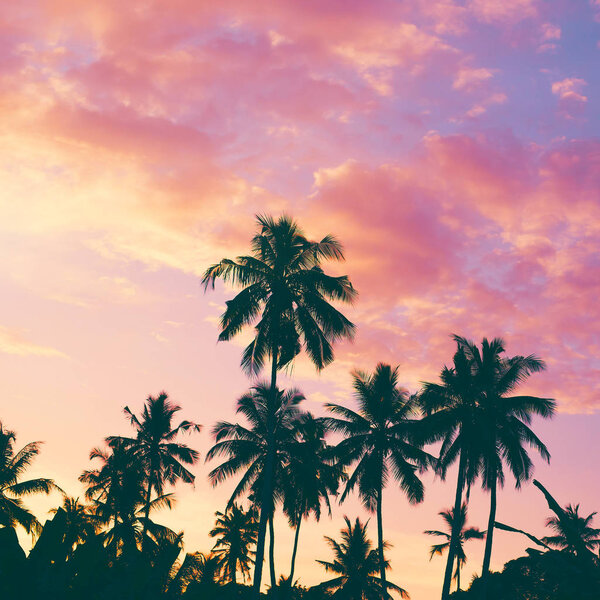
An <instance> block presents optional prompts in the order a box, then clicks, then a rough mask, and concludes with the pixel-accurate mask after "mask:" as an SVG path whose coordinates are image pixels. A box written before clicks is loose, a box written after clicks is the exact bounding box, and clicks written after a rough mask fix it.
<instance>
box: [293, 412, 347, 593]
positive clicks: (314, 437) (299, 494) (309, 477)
mask: <svg viewBox="0 0 600 600" xmlns="http://www.w3.org/2000/svg"><path fill="white" fill-rule="evenodd" d="M325 433H326V430H325V423H324V422H323V420H322V419H316V418H315V417H314V416H313V415H311V414H310V413H308V414H306V415H304V416H303V417H302V419H301V420H300V421H299V423H298V426H297V437H298V439H297V443H296V444H295V447H294V449H293V452H291V453H290V462H289V463H288V465H287V466H286V468H285V470H284V475H283V478H282V480H283V485H284V490H283V497H284V501H283V509H284V512H285V513H286V515H287V516H288V519H289V522H290V525H291V526H292V527H295V528H296V532H295V535H294V548H293V550H292V561H291V566H290V575H289V577H288V578H287V580H286V581H287V582H289V584H290V585H292V584H293V581H294V570H295V565H296V553H297V551H298V540H299V538H300V525H301V524H302V520H303V519H307V518H308V517H309V516H310V515H311V513H312V514H313V515H314V517H315V519H316V520H317V521H319V520H320V518H321V506H322V505H323V504H324V505H325V506H326V507H327V510H328V512H329V515H330V516H331V504H330V502H329V496H330V495H335V494H337V491H338V487H339V484H340V481H341V480H343V479H345V474H344V470H343V468H342V466H341V465H340V464H339V463H337V462H336V461H335V457H334V453H333V448H332V447H331V446H329V445H328V444H327V442H326V441H325Z"/></svg>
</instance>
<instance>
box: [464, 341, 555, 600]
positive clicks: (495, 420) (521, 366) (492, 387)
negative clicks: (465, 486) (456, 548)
mask: <svg viewBox="0 0 600 600" xmlns="http://www.w3.org/2000/svg"><path fill="white" fill-rule="evenodd" d="M455 339H456V342H457V344H458V345H459V347H461V348H462V349H463V350H464V352H465V355H466V357H467V359H468V361H469V363H470V364H471V368H472V372H473V376H474V378H475V386H476V388H477V391H478V400H477V403H478V406H477V412H478V419H477V421H478V423H479V437H478V444H477V445H478V447H479V448H480V452H479V456H480V458H481V462H480V467H479V472H480V474H481V477H482V482H483V487H484V488H485V489H488V490H490V516H489V520H488V526H487V531H486V540H485V553H484V557H483V568H482V573H481V576H482V579H483V580H484V587H483V589H484V597H485V593H486V589H487V580H488V574H489V568H490V559H491V555H492V541H493V535H494V523H495V520H496V491H497V486H498V485H500V486H502V485H504V470H503V466H504V464H506V465H507V466H508V469H509V471H510V472H511V473H512V475H513V477H514V478H515V485H516V487H517V488H520V487H521V485H522V484H523V482H524V481H527V480H528V479H530V477H531V475H532V473H533V464H532V462H531V458H530V457H529V454H528V453H527V449H526V448H525V446H526V445H527V446H529V447H531V448H533V449H535V450H537V451H538V452H539V453H540V455H541V457H542V458H543V459H544V460H546V461H547V462H550V453H549V452H548V449H547V448H546V446H545V445H544V444H543V443H542V441H541V440H540V439H539V438H538V437H537V436H536V435H535V433H534V432H533V431H532V429H531V428H530V427H529V425H530V424H531V419H532V416H533V415H537V416H540V417H542V418H550V417H552V416H553V415H554V412H555V408H556V402H555V401H554V400H552V399H550V398H538V397H536V396H509V395H508V394H511V393H512V392H514V391H515V389H516V388H517V387H518V386H519V384H521V383H523V382H524V381H525V380H526V379H527V378H528V377H529V376H530V375H531V374H532V373H536V372H539V371H542V370H544V369H545V368H546V367H545V364H544V362H543V361H542V360H540V359H539V358H537V357H536V356H534V355H529V356H513V357H505V356H503V353H504V352H505V349H504V346H505V344H504V341H503V340H502V339H500V338H495V339H493V340H492V341H491V342H489V341H488V340H487V339H486V338H483V341H482V343H481V350H480V349H479V348H478V347H477V346H476V345H475V344H474V343H473V342H471V341H469V340H467V339H465V338H463V337H459V336H455Z"/></svg>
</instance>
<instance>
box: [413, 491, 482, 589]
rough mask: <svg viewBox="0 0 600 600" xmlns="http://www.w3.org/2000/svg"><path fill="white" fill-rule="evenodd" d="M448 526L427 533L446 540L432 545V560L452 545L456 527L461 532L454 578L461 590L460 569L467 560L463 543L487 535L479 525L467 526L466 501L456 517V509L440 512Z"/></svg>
mask: <svg viewBox="0 0 600 600" xmlns="http://www.w3.org/2000/svg"><path fill="white" fill-rule="evenodd" d="M438 514H439V515H440V517H442V519H444V521H445V522H446V525H447V526H448V531H449V532H447V531H437V530H435V529H433V530H427V531H425V533H426V534H427V535H434V536H437V537H441V538H444V539H445V540H446V541H445V542H442V543H441V544H434V545H433V546H431V552H430V560H431V559H432V558H433V557H434V556H435V555H436V554H439V555H441V554H443V553H444V552H445V551H446V550H448V548H449V547H450V540H451V538H452V530H453V529H454V528H456V529H457V530H458V532H459V534H458V541H457V544H456V570H455V571H454V579H455V580H456V589H457V590H458V591H460V570H461V569H462V568H463V567H464V565H465V563H466V562H467V555H466V554H465V551H464V547H463V544H464V542H468V541H469V540H482V539H483V538H484V537H485V533H484V532H483V531H479V529H478V528H477V527H467V526H466V523H467V504H466V502H464V503H463V504H462V505H461V507H460V511H459V513H458V515H457V516H456V517H455V513H454V509H451V510H443V511H441V512H440V513H438Z"/></svg>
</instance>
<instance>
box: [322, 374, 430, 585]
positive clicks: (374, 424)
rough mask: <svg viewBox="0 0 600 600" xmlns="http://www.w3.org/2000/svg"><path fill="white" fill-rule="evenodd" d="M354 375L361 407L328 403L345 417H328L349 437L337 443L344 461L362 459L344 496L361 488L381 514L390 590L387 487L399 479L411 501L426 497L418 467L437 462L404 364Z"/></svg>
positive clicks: (379, 533) (380, 531) (379, 527)
mask: <svg viewBox="0 0 600 600" xmlns="http://www.w3.org/2000/svg"><path fill="white" fill-rule="evenodd" d="M353 379H354V389H355V392H356V394H355V396H356V401H357V403H358V407H359V410H358V412H355V411H353V410H350V409H349V408H346V407H345V406H340V405H337V404H327V405H326V406H327V408H328V409H329V410H330V411H331V412H332V413H333V414H335V415H339V417H342V418H337V417H328V418H326V419H325V423H326V425H327V426H328V427H329V428H330V429H331V430H332V431H335V432H339V433H341V434H342V435H343V436H344V439H343V440H342V441H341V442H340V443H339V444H338V445H337V447H336V453H337V455H338V457H339V459H340V461H341V463H342V464H345V465H350V464H353V463H356V466H355V467H354V470H353V472H352V474H351V475H350V477H349V478H348V481H347V483H346V486H345V489H344V492H343V494H342V496H341V500H342V501H343V500H344V499H345V498H346V497H347V495H348V494H349V493H350V492H351V491H352V490H353V489H354V487H358V492H359V495H360V497H361V499H362V501H363V504H364V505H365V507H366V508H367V510H369V511H376V513H377V546H378V553H379V564H380V576H381V581H382V584H383V586H384V589H385V581H386V576H385V568H386V567H385V564H386V563H385V561H384V558H383V548H384V543H383V517H382V504H383V503H382V496H383V488H384V487H385V486H386V484H387V483H388V482H389V480H390V479H395V480H396V481H397V482H398V483H399V484H400V487H401V489H402V491H403V492H404V493H405V494H406V496H407V498H408V501H409V502H410V503H411V504H416V503H419V502H421V501H422V500H423V496H424V487H423V483H422V482H421V480H420V479H419V477H418V471H420V470H423V469H425V468H426V467H427V466H428V465H430V464H433V463H432V461H433V457H431V456H430V455H429V454H427V453H426V452H425V451H424V450H423V449H422V443H420V441H419V436H420V425H419V422H418V421H417V420H416V419H413V416H415V414H416V410H417V405H416V401H415V399H414V397H412V396H410V395H409V394H408V392H406V390H403V389H401V388H400V387H399V384H398V367H395V368H392V367H390V366H389V365H384V364H382V363H379V364H378V365H377V367H376V368H375V372H374V373H372V374H368V373H363V372H361V371H355V372H354V373H353Z"/></svg>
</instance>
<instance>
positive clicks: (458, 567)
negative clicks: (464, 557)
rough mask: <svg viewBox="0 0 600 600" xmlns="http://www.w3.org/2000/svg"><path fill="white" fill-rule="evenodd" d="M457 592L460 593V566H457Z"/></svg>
mask: <svg viewBox="0 0 600 600" xmlns="http://www.w3.org/2000/svg"><path fill="white" fill-rule="evenodd" d="M456 591H457V592H460V565H459V564H457V565H456Z"/></svg>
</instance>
